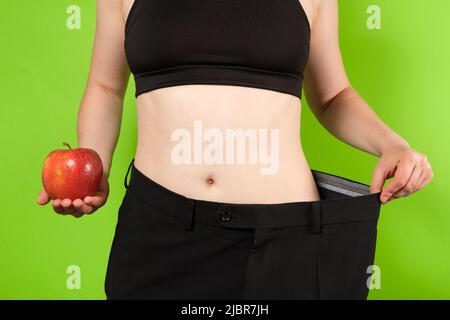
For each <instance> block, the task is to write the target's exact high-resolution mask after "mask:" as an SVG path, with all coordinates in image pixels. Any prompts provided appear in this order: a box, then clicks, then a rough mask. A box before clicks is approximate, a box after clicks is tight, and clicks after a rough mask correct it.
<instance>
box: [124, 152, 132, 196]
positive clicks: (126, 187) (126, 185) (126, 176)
mask: <svg viewBox="0 0 450 320" xmlns="http://www.w3.org/2000/svg"><path fill="white" fill-rule="evenodd" d="M133 163H134V158H133V159H132V160H131V162H130V165H129V166H128V170H127V174H126V175H125V180H124V182H123V184H124V186H125V189H128V186H129V184H128V183H127V179H128V173H129V172H130V169H131V165H132V164H133Z"/></svg>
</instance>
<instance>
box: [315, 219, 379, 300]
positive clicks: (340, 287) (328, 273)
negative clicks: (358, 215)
mask: <svg viewBox="0 0 450 320" xmlns="http://www.w3.org/2000/svg"><path fill="white" fill-rule="evenodd" d="M376 236H377V221H367V222H354V223H342V224H334V225H326V226H324V228H323V232H322V233H321V234H320V237H319V239H318V242H317V274H318V292H319V298H320V299H366V298H367V295H368V293H369V288H368V283H369V281H368V279H369V277H370V273H368V272H369V270H371V268H370V266H372V265H373V263H374V258H375V245H376Z"/></svg>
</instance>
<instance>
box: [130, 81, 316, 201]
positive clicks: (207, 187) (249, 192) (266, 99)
mask: <svg viewBox="0 0 450 320" xmlns="http://www.w3.org/2000/svg"><path fill="white" fill-rule="evenodd" d="M300 108H301V102H300V99H299V98H298V97H295V96H293V95H290V94H285V93H281V92H276V91H272V90H265V89H258V88H252V87H243V86H231V85H197V84H195V85H178V86H171V87H165V88H161V89H156V90H152V91H150V92H146V93H143V94H141V95H139V96H138V98H137V118H138V143H137V149H136V155H135V161H134V165H135V166H136V168H137V169H138V170H140V171H141V172H142V173H143V174H145V175H146V176H148V177H149V178H150V179H152V180H154V181H155V182H157V183H158V184H160V185H162V186H164V187H165V188H167V189H169V190H171V191H173V192H176V193H178V194H181V195H184V196H186V197H189V198H193V199H200V200H209V201H217V202H227V203H261V204H269V203H285V202H297V201H312V200H318V199H319V195H318V192H317V189H316V185H315V183H314V179H313V176H312V173H311V170H310V167H309V165H308V163H307V160H306V158H305V156H304V153H303V150H302V145H301V140H300V110H301V109H300ZM239 142H240V143H241V144H240V145H239ZM239 146H240V148H239ZM231 150H234V152H232V151H231Z"/></svg>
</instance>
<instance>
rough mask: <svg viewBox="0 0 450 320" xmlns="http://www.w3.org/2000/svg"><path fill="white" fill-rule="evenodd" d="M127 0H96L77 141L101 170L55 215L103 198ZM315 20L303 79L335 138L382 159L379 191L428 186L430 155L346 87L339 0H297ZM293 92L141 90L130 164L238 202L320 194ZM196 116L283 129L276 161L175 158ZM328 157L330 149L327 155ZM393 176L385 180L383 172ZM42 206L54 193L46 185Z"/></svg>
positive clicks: (184, 190) (85, 209)
mask: <svg viewBox="0 0 450 320" xmlns="http://www.w3.org/2000/svg"><path fill="white" fill-rule="evenodd" d="M132 2H133V0H98V1H97V28H96V33H95V42H94V48H93V54H92V61H91V68H90V73H89V78H88V82H87V85H86V90H85V93H84V96H83V99H82V102H81V105H80V109H79V113H78V131H77V132H78V145H79V147H89V148H93V149H95V150H96V151H97V152H98V153H99V155H100V157H101V158H102V161H103V166H104V171H105V173H104V176H103V179H102V182H101V186H100V190H99V192H98V194H97V195H96V196H93V197H86V198H84V199H76V200H74V201H73V202H72V201H70V200H69V199H55V200H53V201H52V205H53V209H54V211H55V212H57V213H60V214H70V215H73V216H75V217H81V216H83V215H84V214H90V213H93V212H95V211H96V210H97V209H98V208H100V207H101V206H103V205H104V204H105V202H106V200H107V198H108V194H109V184H108V177H109V172H110V168H111V162H112V157H113V154H114V150H115V147H116V144H117V141H118V137H119V132H120V125H121V120H122V110H123V109H122V108H123V98H124V94H125V91H126V87H127V83H128V80H129V77H130V70H129V67H128V63H127V60H126V56H125V52H124V49H123V41H124V25H125V21H126V17H127V16H128V12H129V10H130V8H131V5H132ZM301 4H302V6H303V8H304V9H305V12H306V14H307V16H308V20H309V22H310V25H311V48H310V55H309V61H308V64H307V66H306V69H305V80H304V82H303V85H304V92H305V96H306V98H307V100H308V102H309V105H310V107H311V110H312V112H313V113H314V115H315V116H316V118H317V120H318V121H319V122H320V123H321V124H322V125H323V126H324V128H326V129H327V130H328V132H330V133H331V134H332V135H334V136H335V137H336V138H338V139H340V140H341V141H343V142H345V143H347V144H349V145H352V146H353V147H355V148H357V149H359V150H361V151H364V152H368V153H370V154H372V155H374V156H376V157H378V158H379V161H378V163H377V165H376V167H375V168H374V172H373V177H372V181H371V185H370V190H371V192H372V193H374V192H379V191H382V193H381V196H380V200H381V201H382V202H383V203H385V202H387V201H390V200H392V199H397V198H400V197H405V196H408V195H410V194H412V193H415V192H417V191H418V190H420V189H422V188H423V187H424V186H425V185H427V184H428V183H429V182H430V181H431V179H432V177H433V172H432V168H431V165H430V163H429V161H428V159H427V157H426V156H425V155H424V154H422V153H420V152H418V151H416V150H414V149H413V148H411V147H410V145H409V144H408V143H407V142H406V141H405V140H404V139H403V138H402V137H400V136H399V135H398V134H397V133H395V132H394V131H393V130H391V129H390V128H389V127H388V126H387V125H386V124H384V123H383V122H382V121H381V120H380V119H379V118H378V117H377V115H376V114H375V112H374V111H373V110H372V109H371V108H370V106H369V105H368V104H367V103H366V102H365V101H364V99H363V98H362V97H361V96H359V94H358V93H357V92H356V91H355V90H354V89H353V88H352V86H351V84H350V82H349V79H348V78H347V75H346V72H345V70H344V66H343V63H342V58H341V53H340V49H339V43H338V6H337V0H301ZM300 105H301V102H300V101H299V99H298V98H296V97H295V96H292V95H287V94H284V93H280V92H275V91H270V90H263V89H257V88H248V87H239V86H220V85H183V86H176V87H167V88H162V89H157V90H154V91H151V92H147V93H144V94H142V95H140V96H139V97H138V98H137V114H138V145H137V149H136V156H135V166H136V167H137V168H138V169H139V170H141V171H142V172H143V173H144V174H146V175H147V176H149V177H150V178H151V179H153V180H155V181H157V182H158V183H160V184H162V185H163V186H165V187H166V188H168V189H170V190H172V191H175V192H177V193H181V194H183V195H185V196H188V197H191V198H197V199H206V200H213V201H222V202H235V203H249V202H253V203H255V202H259V203H278V202H290V201H308V200H317V199H319V196H318V193H317V189H316V186H315V184H314V181H313V179H312V176H311V172H310V169H309V166H308V164H307V161H306V158H305V155H304V154H303V151H302V147H301V141H300V137H299V134H298V133H299V132H300V121H299V119H300V110H301V109H300ZM194 120H202V122H203V124H204V127H212V128H218V129H221V130H224V129H226V128H278V129H280V141H281V143H280V170H279V172H278V174H276V175H274V176H263V175H261V174H260V173H259V171H258V170H259V167H257V166H255V165H231V166H226V165H210V166H208V165H204V164H202V165H191V166H187V165H181V166H177V165H174V164H173V163H172V162H171V161H170V160H169V159H170V158H169V157H170V150H171V147H172V146H173V143H172V142H171V141H170V133H171V132H173V130H175V129H176V128H180V127H185V128H186V127H188V126H192V122H193V121H194ZM328 156H329V155H328ZM389 178H393V179H392V180H391V181H390V182H389V183H388V184H387V186H385V187H384V184H385V182H386V180H387V179H389ZM37 201H38V203H39V204H40V205H45V204H47V203H48V202H49V201H50V199H49V198H48V195H47V193H46V191H45V190H44V189H42V190H41V192H40V193H39V197H38V200H37Z"/></svg>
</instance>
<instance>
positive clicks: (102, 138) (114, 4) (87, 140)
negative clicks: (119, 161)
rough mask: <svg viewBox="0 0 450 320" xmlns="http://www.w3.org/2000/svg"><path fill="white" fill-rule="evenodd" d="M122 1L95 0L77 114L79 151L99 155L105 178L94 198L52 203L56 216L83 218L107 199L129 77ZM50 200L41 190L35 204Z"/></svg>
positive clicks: (63, 200)
mask: <svg viewBox="0 0 450 320" xmlns="http://www.w3.org/2000/svg"><path fill="white" fill-rule="evenodd" d="M122 12H123V11H122V0H97V13H96V30H95V40H94V46H93V51H92V56H91V65H90V70H89V77H88V81H87V84H86V88H85V92H84V95H83V98H82V101H81V104H80V108H79V111H78V122H77V136H78V147H79V148H92V149H94V150H95V151H97V153H98V154H99V155H100V158H101V159H102V163H103V170H104V175H103V179H102V182H101V186H100V190H99V192H98V193H97V195H95V196H92V197H89V196H88V197H85V198H84V199H76V200H74V201H73V202H72V201H70V200H69V199H55V200H53V208H54V210H55V211H56V212H57V213H62V214H73V215H74V216H77V217H78V216H82V215H83V214H89V213H92V212H94V211H95V210H96V209H98V208H99V207H101V206H102V205H103V204H104V203H105V202H106V199H107V197H108V192H109V188H108V177H109V171H110V168H111V161H112V158H113V154H114V150H115V147H116V144H117V141H118V138H119V133H120V126H121V122H122V110H123V99H124V95H125V91H126V87H127V83H128V79H129V76H130V71H129V68H128V64H127V61H126V57H125V52H124V45H123V44H124V19H123V14H122ZM49 201H50V199H49V198H48V195H47V193H46V192H45V190H44V189H42V191H41V193H40V194H39V198H38V203H39V204H41V205H43V204H46V203H48V202H49Z"/></svg>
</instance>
